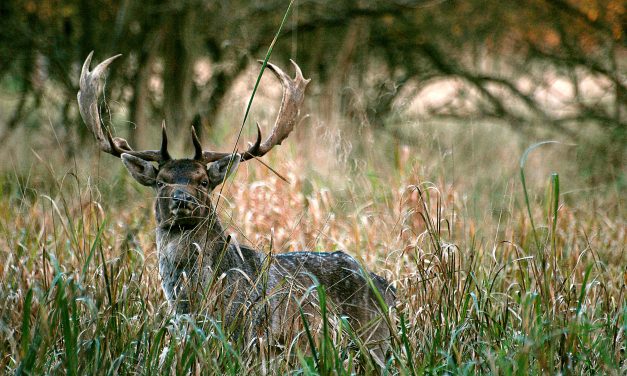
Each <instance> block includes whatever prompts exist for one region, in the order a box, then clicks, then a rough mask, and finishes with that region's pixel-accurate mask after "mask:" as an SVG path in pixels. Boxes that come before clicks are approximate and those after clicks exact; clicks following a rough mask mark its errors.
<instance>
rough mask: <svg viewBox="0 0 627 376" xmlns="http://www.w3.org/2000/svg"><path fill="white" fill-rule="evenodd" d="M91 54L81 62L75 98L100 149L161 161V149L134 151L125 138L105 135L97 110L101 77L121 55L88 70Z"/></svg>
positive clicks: (115, 154)
mask: <svg viewBox="0 0 627 376" xmlns="http://www.w3.org/2000/svg"><path fill="white" fill-rule="evenodd" d="M93 55H94V52H93V51H92V52H90V53H89V55H88V56H87V58H86V59H85V62H84V63H83V68H82V69H81V77H80V80H79V91H78V94H77V95H76V98H77V100H78V109H79V111H80V113H81V117H82V118H83V121H84V122H85V124H86V125H87V127H88V128H89V129H90V130H91V132H92V133H93V134H94V137H96V141H97V142H98V146H99V147H100V150H102V151H104V152H105V153H109V154H111V155H113V156H115V157H120V155H121V154H122V153H127V154H131V155H133V156H135V157H138V158H141V159H144V160H146V161H154V162H161V161H162V160H163V158H162V157H163V155H162V153H161V151H159V150H145V151H134V150H133V149H132V148H131V147H130V146H129V145H128V142H127V141H126V140H125V139H123V138H119V137H116V138H113V137H112V136H111V134H110V132H109V131H108V130H107V134H106V135H105V133H104V132H103V124H102V119H101V118H100V112H99V110H98V98H99V96H100V93H101V91H102V78H103V76H104V74H105V73H106V71H107V68H108V67H109V65H110V64H111V63H112V62H113V61H114V60H115V59H117V58H118V57H120V56H122V55H121V54H118V55H115V56H112V57H110V58H108V59H106V60H104V61H103V62H101V63H100V64H98V65H97V66H96V67H95V68H94V69H93V70H92V71H91V72H90V71H89V66H90V64H91V59H92V57H93ZM166 146H167V141H166ZM166 152H167V151H166Z"/></svg>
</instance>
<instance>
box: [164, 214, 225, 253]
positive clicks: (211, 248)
mask: <svg viewBox="0 0 627 376" xmlns="http://www.w3.org/2000/svg"><path fill="white" fill-rule="evenodd" d="M226 243H227V240H226V236H225V235H224V228H223V227H222V224H221V223H220V221H219V220H218V218H217V216H216V215H215V214H214V215H212V216H210V217H207V218H206V219H205V220H202V221H201V222H200V223H199V224H198V225H196V226H177V225H165V226H164V225H159V226H158V227H157V250H158V252H159V257H160V258H163V257H165V258H173V259H179V258H186V259H193V258H197V257H199V256H200V254H201V253H202V255H203V259H204V262H210V263H212V262H213V260H214V259H215V258H217V257H218V256H217V255H219V253H220V252H222V251H223V250H224V249H225V247H226Z"/></svg>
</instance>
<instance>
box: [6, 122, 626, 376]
mask: <svg viewBox="0 0 627 376" xmlns="http://www.w3.org/2000/svg"><path fill="white" fill-rule="evenodd" d="M311 129H312V131H315V130H316V127H315V126H313V127H311ZM423 131H425V132H427V131H426V130H423ZM431 131H433V132H434V134H435V133H437V132H439V131H438V130H437V129H433V130H431ZM431 131H429V132H431ZM362 132H363V131H362ZM478 132H479V130H478ZM362 136H363V133H362ZM447 137H450V135H449V136H447ZM494 137H496V139H495V140H486V139H485V138H483V137H482V136H481V135H480V134H478V135H477V137H476V138H472V139H471V140H470V141H469V140H468V139H467V138H462V136H461V134H460V137H458V138H455V137H453V138H452V140H450V141H447V140H444V139H442V138H439V139H435V138H433V139H431V140H429V139H427V140H426V142H425V143H424V144H423V145H420V146H407V145H406V146H403V145H398V144H396V143H395V142H393V141H392V142H387V141H386V140H385V139H384V137H382V136H380V135H375V137H374V138H375V139H376V140H377V143H378V145H379V146H380V148H378V149H377V150H375V151H374V152H373V153H369V154H356V153H359V151H358V150H354V151H352V152H350V153H352V154H350V153H349V155H347V156H346V158H343V156H342V155H339V156H338V153H336V150H334V146H335V145H339V144H340V143H341V142H347V141H350V140H355V139H356V135H351V136H346V138H345V139H343V140H342V141H341V142H338V143H331V144H327V146H328V150H327V151H321V150H320V146H319V145H315V144H309V143H308V142H307V141H306V140H305V139H307V138H311V137H302V135H301V139H300V140H298V136H295V140H293V143H295V144H300V145H301V146H300V147H299V149H298V151H297V152H296V151H290V148H289V147H284V148H281V151H282V152H281V153H275V154H273V155H271V156H270V157H269V160H268V162H269V163H271V164H272V165H273V166H275V167H276V168H278V169H279V170H280V171H282V172H283V173H284V174H285V176H286V177H287V178H288V180H289V181H290V184H286V183H285V182H284V181H282V180H281V179H279V178H277V177H276V176H275V175H273V174H272V173H271V172H269V171H268V170H267V169H265V168H264V167H263V166H261V165H256V166H253V165H251V166H247V168H245V169H243V170H242V171H241V172H240V173H239V174H238V176H237V177H236V179H234V180H233V181H229V182H227V184H226V185H225V189H224V192H223V194H224V197H223V198H224V199H223V200H221V204H220V208H219V212H220V213H221V214H222V216H223V219H224V221H225V222H227V223H229V224H230V227H229V228H230V231H231V232H232V233H233V236H234V238H236V239H238V241H239V242H246V243H249V244H252V245H254V246H256V247H257V248H258V249H260V250H262V251H268V250H269V249H270V248H271V247H272V249H273V252H278V251H281V252H284V251H292V250H302V249H309V250H327V251H331V250H334V249H338V248H340V249H345V250H347V252H349V253H350V254H352V255H354V256H355V257H357V258H358V259H360V260H361V261H363V263H364V264H365V265H366V266H367V267H368V268H369V269H371V270H375V271H377V272H378V273H379V274H382V275H384V276H385V277H387V278H388V279H389V280H391V281H393V282H394V284H395V286H396V287H397V290H398V304H397V307H396V309H395V313H394V314H393V315H390V316H389V317H388V318H387V319H388V320H389V323H390V325H391V326H392V327H393V329H394V332H393V335H392V339H391V341H392V351H391V353H390V354H389V358H388V359H387V360H386V363H385V365H384V368H385V369H384V372H385V373H389V374H410V375H412V374H423V373H456V374H457V373H461V374H470V373H472V374H474V373H499V374H526V373H531V374H545V373H562V374H582V373H584V374H596V373H603V374H624V373H625V372H627V364H626V363H625V348H626V346H627V339H626V337H625V330H626V329H627V304H626V300H625V288H626V283H627V270H626V269H625V265H627V257H626V256H625V249H624V248H625V243H626V239H625V230H626V228H625V223H624V209H623V208H622V206H621V203H620V200H619V199H618V197H620V195H617V194H616V192H618V193H620V188H618V189H617V190H616V191H615V190H612V189H606V190H604V191H602V190H593V191H574V189H573V188H574V187H573V185H574V184H579V186H580V187H581V186H583V184H584V183H583V182H582V181H579V180H577V181H576V183H573V180H576V177H575V176H574V175H573V174H572V173H571V171H572V169H573V168H576V166H574V167H573V166H571V165H570V164H567V163H566V162H564V160H565V158H564V157H563V154H564V153H568V151H566V152H564V151H563V150H564V149H562V150H560V151H557V152H555V151H553V150H552V149H554V148H561V147H563V146H560V145H556V146H546V147H543V148H540V149H538V150H534V151H533V152H532V153H530V154H529V158H528V160H527V161H526V164H525V166H524V179H526V180H525V184H524V185H523V182H522V181H521V180H520V178H519V177H518V176H519V175H518V171H519V167H520V166H519V165H518V161H519V158H520V157H521V156H522V155H523V153H524V148H522V147H521V146H517V145H518V144H517V143H516V142H515V141H512V140H509V135H507V136H503V137H505V138H504V139H499V138H498V137H499V136H498V134H497V135H496V136H494ZM365 138H366V140H365V141H363V142H364V144H365V145H366V149H368V148H369V147H368V142H369V141H368V139H369V138H370V135H367V134H366V135H365ZM468 142H470V143H473V142H476V143H477V145H476V146H472V145H470V146H469V147H471V149H473V148H474V150H475V151H474V152H469V151H468V150H459V151H457V153H458V154H457V155H456V154H455V153H456V151H455V150H454V149H451V147H452V146H453V145H456V146H457V147H458V148H460V149H463V148H465V147H467V146H468V145H467V143H468ZM492 142H496V143H500V146H498V147H497V146H494V145H492ZM465 143H466V144H465ZM523 144H524V143H520V145H523ZM464 145H466V146H464ZM489 147H490V148H491V147H494V148H495V149H496V150H497V152H498V153H500V155H503V156H504V157H503V158H499V159H496V160H489V159H486V158H488V157H486V156H485V155H484V154H483V151H482V150H483V149H487V148H489ZM525 147H526V146H525ZM94 149H95V147H94ZM446 149H450V150H446ZM313 153H316V158H313V157H312V154H313ZM473 153H474V154H473ZM551 153H554V154H551ZM451 156H454V157H455V158H456V160H455V161H452V160H451V159H453V158H451ZM101 158H102V159H101V160H99V161H96V162H95V164H92V165H89V166H86V165H84V164H81V163H80V160H79V161H77V162H76V163H75V164H72V163H69V164H66V166H68V167H65V168H64V169H60V168H58V167H57V168H56V169H54V168H52V166H53V165H52V164H49V163H48V162H46V161H44V160H42V161H38V162H37V163H36V164H35V165H33V167H32V169H31V170H30V171H29V170H21V169H17V168H14V169H13V170H11V169H8V170H7V172H6V173H5V174H4V175H2V178H1V181H0V187H1V189H2V196H1V197H2V199H1V200H0V258H1V260H2V262H0V369H1V370H2V372H3V373H13V372H17V373H19V374H41V373H67V374H78V375H82V374H117V373H122V374H127V373H140V374H161V373H164V374H170V373H176V374H188V373H192V374H196V373H200V374H209V373H220V374H222V373H224V374H233V375H239V374H243V373H255V374H256V373H263V372H267V373H271V374H285V373H295V374H318V373H320V374H333V373H336V374H350V373H351V372H364V373H370V372H375V371H376V370H377V367H378V366H377V365H376V364H375V363H376V362H375V361H374V360H373V358H372V357H371V356H370V354H368V352H367V350H366V349H365V348H364V347H363V344H361V343H360V340H359V336H357V335H356V334H355V333H353V332H352V331H351V328H350V326H349V325H348V323H347V322H346V320H345V319H343V318H341V317H336V316H334V315H333V311H332V310H327V309H326V302H325V299H324V297H325V294H324V290H323V288H322V287H320V290H319V291H318V294H319V296H321V297H322V298H321V299H320V300H321V302H320V303H321V309H322V312H323V316H324V320H323V323H324V325H322V328H321V329H320V328H313V327H311V328H310V327H308V326H305V327H304V331H303V333H301V336H302V338H303V339H305V342H306V343H307V346H308V347H309V349H310V350H308V351H304V348H300V347H299V346H292V347H291V348H289V349H284V351H276V350H272V349H269V348H263V349H262V350H254V349H253V348H251V347H250V346H249V344H242V343H236V342H232V341H231V340H230V339H229V337H228V334H227V330H226V329H225V328H223V327H222V325H221V323H220V321H219V317H204V316H202V317H201V316H199V317H188V316H182V317H177V316H174V315H172V313H171V312H170V311H169V309H168V307H167V304H166V303H165V298H164V296H163V294H162V292H161V288H160V285H159V277H158V272H157V263H156V254H155V253H156V249H155V245H154V226H155V224H154V220H153V219H152V213H151V212H152V202H151V195H150V193H149V192H148V191H145V190H140V189H138V187H137V186H136V185H135V184H134V183H132V182H131V181H130V179H128V178H127V177H126V175H125V173H124V171H122V170H121V167H120V168H115V169H114V171H113V172H105V171H103V172H102V174H103V177H104V179H99V178H98V177H97V176H96V175H95V172H96V171H98V170H99V169H102V170H104V166H109V165H112V164H115V163H117V162H116V161H115V160H113V159H112V158H111V157H109V156H105V155H103V156H101ZM356 160H357V161H360V160H361V161H364V162H363V163H362V162H359V163H355V161H356ZM312 161H315V162H314V163H320V164H321V165H322V164H326V163H327V162H328V163H329V164H331V165H332V166H335V167H334V169H335V172H332V171H329V172H325V170H324V169H314V168H311V164H312ZM557 161H561V162H560V163H561V164H560V163H557ZM490 163H492V165H493V166H496V167H495V169H490V168H487V167H486V165H488V164H490ZM568 163H574V162H568ZM55 166H58V165H55ZM473 166H474V167H473ZM478 166H482V167H478ZM508 166H509V167H508ZM552 166H557V168H556V169H555V170H558V171H559V175H551V171H553V168H552ZM481 168H482V169H481ZM497 168H499V169H502V170H499V169H497ZM338 171H341V176H344V178H343V179H338ZM347 176H348V178H346V177H347ZM486 182H488V183H486ZM584 187H585V186H584ZM262 345H263V344H262ZM262 347H263V346H262Z"/></svg>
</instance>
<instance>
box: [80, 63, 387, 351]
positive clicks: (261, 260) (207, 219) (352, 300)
mask: <svg viewBox="0 0 627 376" xmlns="http://www.w3.org/2000/svg"><path fill="white" fill-rule="evenodd" d="M92 55H93V52H92V53H91V54H89V56H88V57H87V59H86V60H85V63H84V65H83V68H82V72H81V77H80V91H79V92H78V105H79V109H80V113H81V116H82V118H83V120H84V122H85V123H86V124H87V126H88V127H89V129H90V130H91V131H92V132H93V134H94V136H95V137H96V140H97V142H98V145H99V146H100V149H101V150H102V151H104V152H106V153H109V154H111V155H113V156H115V157H119V158H121V159H122V162H123V163H124V166H126V168H127V169H128V171H129V172H130V174H131V175H132V176H133V178H135V180H137V181H138V182H139V183H140V184H142V185H145V186H148V187H152V188H153V189H154V190H155V191H156V197H157V198H156V204H155V217H156V220H157V225H158V226H157V249H158V258H159V273H160V276H161V284H162V288H163V291H164V293H165V296H166V297H167V299H168V302H169V303H170V306H171V307H172V308H174V309H175V311H176V312H177V313H181V314H182V313H200V312H208V311H211V313H210V314H213V313H214V312H215V313H217V314H218V315H220V316H219V318H221V319H222V320H223V325H224V326H225V327H228V328H231V329H232V333H233V334H234V336H237V337H238V338H239V336H243V338H245V339H247V340H248V339H252V338H255V337H254V336H257V337H258V338H264V336H266V337H267V338H268V339H267V341H268V342H266V343H271V342H275V343H276V344H278V345H280V344H281V341H285V340H286V338H287V337H286V331H288V330H290V329H294V328H296V329H299V328H302V326H301V325H302V324H303V323H302V320H303V318H306V319H307V320H308V322H309V325H310V327H311V326H314V325H316V323H318V324H319V323H320V321H321V317H320V313H319V311H318V309H319V307H318V304H319V302H318V298H317V292H316V289H315V288H312V286H316V285H317V284H320V285H322V286H324V289H325V291H326V296H327V299H328V301H330V302H331V304H332V307H333V309H334V310H335V312H337V314H339V315H342V316H346V317H347V318H348V321H349V323H350V324H351V326H352V327H353V329H354V330H355V331H356V333H358V335H359V336H360V338H361V339H362V340H363V341H364V343H365V344H366V346H367V348H368V349H369V351H370V352H371V354H373V355H375V359H376V360H377V362H378V363H380V360H381V358H382V356H383V354H384V353H385V351H386V350H387V349H388V346H389V337H390V331H389V324H390V323H389V322H386V319H385V317H389V316H387V312H383V311H384V308H383V307H385V306H386V305H387V306H389V307H392V306H393V305H394V301H395V292H394V289H393V288H392V287H391V286H390V285H389V283H388V282H387V281H386V280H385V279H384V278H381V277H379V276H378V275H376V274H374V273H371V272H367V271H365V270H364V269H363V268H362V267H361V266H360V264H359V263H358V262H357V261H356V260H355V259H354V258H352V257H351V256H349V255H347V254H346V253H344V252H341V251H338V252H332V253H326V252H293V253H284V254H275V255H266V254H264V253H261V252H258V251H256V250H254V249H251V248H248V247H245V246H238V245H236V244H232V242H230V237H229V236H227V235H226V234H225V231H224V228H223V226H222V225H221V224H220V222H219V220H218V216H217V215H216V212H215V208H214V206H213V204H212V201H211V199H210V194H211V192H212V191H213V189H215V188H216V187H217V186H218V185H220V184H221V183H222V182H223V181H224V180H225V179H226V177H227V176H228V175H229V174H230V172H232V171H234V170H235V169H236V168H237V166H238V164H239V163H240V162H244V161H247V160H250V159H252V158H257V157H261V156H263V155H264V154H266V153H267V152H268V151H270V149H272V148H273V147H274V146H276V145H279V144H281V142H282V141H283V140H285V138H286V137H287V136H288V135H289V133H290V132H291V131H292V129H293V128H294V125H295V124H296V123H297V121H298V120H299V112H300V107H301V105H302V103H303V100H304V93H305V88H306V87H307V84H308V83H309V80H307V79H305V78H303V74H302V72H301V70H300V68H299V67H298V65H297V64H296V63H294V62H292V64H293V65H294V69H295V71H296V77H295V78H294V79H292V78H291V77H290V76H288V75H287V74H286V73H284V72H283V71H282V70H281V69H279V68H278V67H277V66H275V65H273V64H268V67H269V69H270V70H271V71H272V72H273V73H274V75H275V76H276V77H277V78H278V79H279V80H280V81H281V84H282V86H283V98H282V102H281V107H280V109H279V112H278V115H277V119H276V122H275V124H274V128H273V129H272V133H271V134H270V136H269V137H268V138H267V139H266V140H265V141H263V142H262V141H261V131H260V130H259V128H258V129H257V131H258V133H257V140H256V142H255V143H254V144H252V146H250V147H249V149H248V150H246V151H244V152H243V153H241V154H238V153H233V154H231V153H221V152H214V151H204V150H203V149H202V147H201V145H200V142H199V140H198V137H197V135H196V133H195V131H194V130H193V128H192V132H191V133H192V134H191V135H192V140H193V144H194V148H195V153H194V157H193V158H191V159H173V158H172V157H171V156H170V154H169V153H168V141H167V136H166V129H165V125H164V126H163V127H162V141H161V148H160V149H159V150H143V151H136V150H133V149H132V148H131V147H130V146H129V144H128V143H127V142H126V140H124V139H122V138H118V137H116V138H113V137H112V136H111V133H110V132H109V131H106V130H103V124H102V121H101V118H100V114H99V108H98V98H99V96H100V92H101V91H102V81H101V79H102V78H103V76H104V74H105V72H106V70H107V67H108V66H109V65H110V64H111V62H112V61H114V60H115V59H116V58H117V57H119V56H120V55H117V56H113V57H110V58H108V59H106V60H105V61H103V62H101V63H100V64H99V65H97V66H96V67H95V68H94V69H93V70H92V71H90V70H89V67H90V63H91V59H92ZM216 283H219V286H220V289H219V296H220V299H219V302H218V303H216V305H215V306H213V307H207V304H205V305H204V306H203V301H206V294H207V292H208V289H209V288H210V286H215V285H216ZM204 299H205V300H204ZM383 302H385V304H383ZM303 337H304V336H303ZM377 358H378V359H377Z"/></svg>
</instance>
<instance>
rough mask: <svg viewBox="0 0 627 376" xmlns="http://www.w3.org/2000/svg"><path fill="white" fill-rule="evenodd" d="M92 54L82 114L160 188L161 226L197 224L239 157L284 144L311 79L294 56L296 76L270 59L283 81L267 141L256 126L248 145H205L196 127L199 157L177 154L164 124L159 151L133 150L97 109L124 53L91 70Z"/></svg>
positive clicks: (83, 80) (109, 146) (145, 181)
mask: <svg viewBox="0 0 627 376" xmlns="http://www.w3.org/2000/svg"><path fill="white" fill-rule="evenodd" d="M92 55H93V52H92V53H90V54H89V56H87V59H86V60H85V63H84V64H83V69H82V71H81V77H80V83H79V86H80V90H79V92H78V106H79V110H80V113H81V117H82V118H83V121H84V122H85V124H86V125H87V126H88V127H89V129H90V130H91V132H92V133H93V134H94V136H95V137H96V141H97V142H98V145H99V147H100V149H101V150H102V151H104V152H106V153H109V154H111V155H113V156H115V157H119V158H121V159H122V162H123V163H124V166H125V167H126V168H127V169H128V171H129V172H130V173H131V175H132V176H133V178H134V179H135V180H137V181H138V182H139V183H140V184H142V185H145V186H148V187H152V188H153V189H155V190H156V192H157V203H156V210H155V211H156V218H157V222H158V224H159V226H171V225H179V226H195V225H196V224H197V223H199V222H200V221H202V220H203V219H206V218H207V217H208V216H209V215H210V214H212V213H211V211H212V206H211V203H210V199H209V194H210V193H211V191H212V190H213V189H214V188H215V187H217V186H218V185H220V184H221V183H222V182H223V181H224V180H225V179H226V178H227V177H228V175H229V174H230V173H231V172H233V171H235V170H236V169H237V166H238V165H239V163H240V162H245V161H247V160H250V159H252V158H257V157H261V156H263V155H265V154H266V153H267V152H268V151H270V149H272V148H273V147H274V146H276V145H280V144H281V142H282V141H283V140H284V139H285V138H287V136H288V135H289V134H290V132H291V131H292V130H293V129H294V125H295V124H296V122H297V121H298V115H299V112H300V107H301V105H302V103H303V100H304V94H305V88H306V87H307V84H308V83H309V80H308V79H305V78H304V77H303V74H302V72H301V70H300V68H299V67H298V65H297V64H296V63H294V62H293V61H292V65H293V66H294V69H295V71H296V77H295V78H293V79H292V78H291V77H289V76H288V75H287V74H286V73H284V72H283V71H282V70H281V69H280V68H279V67H277V66H276V65H274V64H268V68H270V70H271V71H272V72H273V73H274V75H275V76H276V77H277V78H278V79H279V81H280V82H281V84H282V86H283V98H282V101H281V107H280V108H279V113H278V115H277V118H276V121H275V124H274V127H273V128H272V132H271V134H270V136H268V138H266V139H265V140H264V141H263V142H262V141H261V140H262V137H261V130H260V128H259V125H257V139H256V141H255V142H254V143H253V144H251V145H250V147H249V148H248V150H246V151H244V152H243V153H232V154H231V153H224V152H215V151H207V150H203V148H202V146H201V144H200V141H199V139H198V136H197V135H196V132H195V131H194V129H193V128H192V131H191V134H192V140H193V144H194V149H195V153H194V157H193V158H189V159H173V158H172V157H171V156H170V154H169V153H168V139H167V134H166V128H165V124H163V126H162V140H161V148H160V149H159V150H142V151H136V150H133V149H132V148H131V147H130V145H129V144H128V142H127V141H126V140H125V139H123V138H119V137H115V138H114V137H112V135H111V132H110V131H109V130H108V129H106V130H105V129H104V128H103V123H102V120H101V118H100V113H99V108H98V98H99V96H100V93H101V91H102V78H103V76H104V74H105V73H106V70H107V68H108V66H109V65H110V64H111V62H113V61H114V60H115V59H117V58H118V57H120V56H121V55H116V56H113V57H110V58H108V59H106V60H104V61H103V62H101V63H100V64H98V65H97V66H96V67H95V68H94V69H93V70H92V71H90V70H89V67H90V64H91V58H92Z"/></svg>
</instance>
